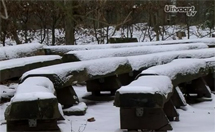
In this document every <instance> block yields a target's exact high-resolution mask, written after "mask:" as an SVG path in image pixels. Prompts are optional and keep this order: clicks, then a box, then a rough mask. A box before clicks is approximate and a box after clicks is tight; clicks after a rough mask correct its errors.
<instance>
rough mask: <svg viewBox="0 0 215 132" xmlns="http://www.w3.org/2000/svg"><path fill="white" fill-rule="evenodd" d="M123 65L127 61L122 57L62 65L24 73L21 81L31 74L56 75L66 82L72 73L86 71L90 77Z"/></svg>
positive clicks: (113, 70)
mask: <svg viewBox="0 0 215 132" xmlns="http://www.w3.org/2000/svg"><path fill="white" fill-rule="evenodd" d="M125 64H128V60H127V59H126V58H123V57H115V58H104V59H96V60H90V61H81V62H70V63H63V64H58V65H53V66H47V67H42V68H37V69H34V70H30V71H28V72H25V73H24V74H23V75H22V77H21V79H24V78H25V77H26V76H28V75H31V74H57V75H58V76H59V77H60V78H61V79H62V81H67V80H69V79H70V78H72V77H73V76H72V75H71V74H70V73H72V72H74V71H77V72H79V71H84V70H86V71H87V73H88V75H89V77H92V76H96V75H106V74H108V73H112V72H115V71H116V69H117V68H118V67H119V66H120V65H125Z"/></svg>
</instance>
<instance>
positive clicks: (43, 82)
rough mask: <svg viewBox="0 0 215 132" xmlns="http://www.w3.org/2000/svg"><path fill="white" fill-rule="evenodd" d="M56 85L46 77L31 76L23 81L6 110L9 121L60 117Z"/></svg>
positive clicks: (6, 117)
mask: <svg viewBox="0 0 215 132" xmlns="http://www.w3.org/2000/svg"><path fill="white" fill-rule="evenodd" d="M54 91H55V90H54V85H53V83H52V82H51V81H50V80H49V79H48V78H46V77H31V78H28V79H26V80H25V81H24V82H22V83H21V84H20V85H19V86H18V88H17V91H16V94H15V95H14V97H13V98H12V99H11V104H10V105H9V106H8V107H7V109H6V111H5V119H6V120H7V121H19V120H29V119H36V120H37V119H38V120H41V119H42V120H46V119H54V120H56V119H60V118H62V115H61V114H60V111H59V106H58V101H57V98H56V96H55V95H54Z"/></svg>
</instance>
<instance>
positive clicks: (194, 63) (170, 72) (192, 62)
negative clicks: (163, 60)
mask: <svg viewBox="0 0 215 132" xmlns="http://www.w3.org/2000/svg"><path fill="white" fill-rule="evenodd" d="M201 68H206V62H205V61H204V60H202V59H176V60H173V61H172V62H170V63H168V64H163V65H157V66H154V67H150V68H148V69H147V70H144V71H142V73H141V74H144V73H145V72H146V73H147V74H148V73H150V72H152V73H153V74H155V73H156V74H158V75H164V76H168V77H170V79H171V80H174V79H175V78H176V75H177V74H178V73H180V74H181V75H186V74H188V73H189V74H195V73H198V72H199V70H200V69H201Z"/></svg>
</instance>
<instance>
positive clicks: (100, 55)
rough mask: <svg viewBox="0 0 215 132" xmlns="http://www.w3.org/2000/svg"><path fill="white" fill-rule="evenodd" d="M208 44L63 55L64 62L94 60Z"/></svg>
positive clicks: (198, 46)
mask: <svg viewBox="0 0 215 132" xmlns="http://www.w3.org/2000/svg"><path fill="white" fill-rule="evenodd" d="M204 48H208V46H207V45H206V44H204V43H194V44H178V45H162V46H161V45H159V46H142V47H129V48H117V49H103V50H100V49H99V50H82V51H70V52H68V53H66V54H64V56H63V61H64V62H72V61H83V60H92V59H100V58H108V57H126V56H136V55H144V54H151V53H157V52H166V51H179V50H191V49H204Z"/></svg>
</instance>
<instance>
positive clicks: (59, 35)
mask: <svg viewBox="0 0 215 132" xmlns="http://www.w3.org/2000/svg"><path fill="white" fill-rule="evenodd" d="M201 27H202V26H201V25H196V26H190V39H196V38H208V37H210V34H209V31H210V30H209V29H208V28H205V29H203V28H201ZM106 28H107V27H104V28H103V29H97V31H96V32H95V30H94V29H86V28H83V27H77V29H76V32H75V38H76V44H77V45H87V44H98V41H97V39H96V37H95V34H96V33H97V35H98V38H99V40H100V41H101V42H100V43H102V44H103V43H107V38H105V37H104V36H107V33H106ZM160 28H161V29H164V31H162V33H161V34H160V35H159V38H160V40H164V41H166V40H176V39H178V38H177V36H176V32H177V31H182V32H185V33H186V37H183V38H182V39H185V40H186V39H188V38H187V36H188V35H187V30H186V25H166V26H164V27H160ZM114 30H115V27H113V26H110V27H109V30H108V38H111V37H122V34H124V35H126V34H127V30H126V29H123V28H120V29H119V30H117V31H116V32H115V33H114ZM101 31H104V34H101V33H100V32H101ZM48 32H49V33H48V37H46V38H45V41H43V44H44V45H51V42H52V36H51V35H52V32H51V30H48ZM212 32H214V30H212ZM21 33H22V31H19V34H18V36H19V38H20V40H21V41H22V42H24V37H22V36H21ZM42 36H43V34H42ZM101 36H103V37H101ZM132 36H133V37H134V38H137V40H138V42H149V41H156V33H155V31H154V30H153V28H152V27H149V26H147V24H146V23H137V24H133V34H132ZM64 37H65V31H64V30H63V29H56V30H55V38H56V45H63V44H64V40H63V39H64ZM126 37H127V36H126ZM128 37H130V34H129V35H128ZM28 38H29V39H31V42H34V43H39V42H40V41H41V31H40V30H38V31H36V32H31V33H30V32H29V36H28ZM102 41H103V42H102ZM6 45H7V46H11V45H16V43H15V41H14V40H13V39H12V38H7V39H6ZM1 46H2V44H1V42H0V47H1Z"/></svg>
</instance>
